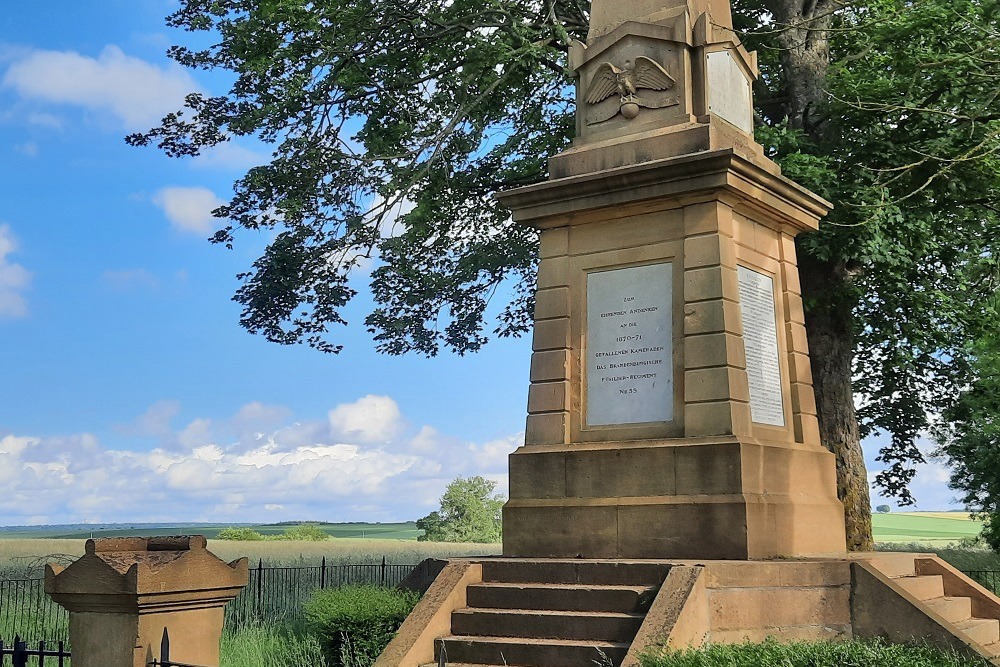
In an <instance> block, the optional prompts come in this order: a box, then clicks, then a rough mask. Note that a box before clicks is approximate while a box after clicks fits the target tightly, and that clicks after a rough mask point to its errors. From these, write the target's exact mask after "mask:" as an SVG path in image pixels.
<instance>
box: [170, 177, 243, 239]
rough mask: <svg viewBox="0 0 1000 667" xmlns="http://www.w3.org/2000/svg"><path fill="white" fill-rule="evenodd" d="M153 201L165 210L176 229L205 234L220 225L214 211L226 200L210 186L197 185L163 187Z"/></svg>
mask: <svg viewBox="0 0 1000 667" xmlns="http://www.w3.org/2000/svg"><path fill="white" fill-rule="evenodd" d="M153 203H154V204H156V205H157V206H158V207H160V209H162V210H163V214H164V215H165V216H167V220H169V221H170V224H171V225H172V226H173V227H174V229H177V230H179V231H182V232H191V233H193V234H200V235H202V236H205V235H208V234H211V233H212V232H213V231H215V228H216V227H217V226H218V225H219V222H218V220H217V219H216V218H214V217H212V211H214V210H215V209H217V208H219V207H220V206H222V205H223V204H225V203H226V202H224V201H223V200H221V199H219V198H218V197H216V196H215V193H214V192H212V191H211V190H209V189H208V188H203V187H197V186H196V187H167V188H161V189H160V190H158V191H157V193H156V194H155V195H154V196H153Z"/></svg>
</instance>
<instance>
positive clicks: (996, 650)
mask: <svg viewBox="0 0 1000 667" xmlns="http://www.w3.org/2000/svg"><path fill="white" fill-rule="evenodd" d="M983 648H984V649H986V653H987V654H989V655H991V656H993V657H997V656H1000V642H993V643H992V644H987V645H986V646H984V647H983Z"/></svg>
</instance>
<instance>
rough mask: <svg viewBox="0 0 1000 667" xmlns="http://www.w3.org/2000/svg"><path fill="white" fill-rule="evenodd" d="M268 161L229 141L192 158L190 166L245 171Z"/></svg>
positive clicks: (252, 151)
mask: <svg viewBox="0 0 1000 667" xmlns="http://www.w3.org/2000/svg"><path fill="white" fill-rule="evenodd" d="M268 161H269V157H268V156H267V155H264V154H263V153H258V152H257V151H254V150H251V149H249V148H247V147H246V146H241V145H240V144H238V143H235V142H234V141H233V140H230V141H227V142H226V143H224V144H219V145H218V146H213V147H212V148H209V149H208V150H206V151H204V152H203V153H202V154H201V155H199V156H198V157H196V158H194V159H193V160H192V161H191V164H192V165H193V166H195V167H211V168H216V169H231V170H236V171H246V170H247V169H250V168H251V167H256V166H258V165H261V164H265V163H267V162H268Z"/></svg>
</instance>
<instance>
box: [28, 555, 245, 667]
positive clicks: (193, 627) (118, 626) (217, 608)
mask: <svg viewBox="0 0 1000 667" xmlns="http://www.w3.org/2000/svg"><path fill="white" fill-rule="evenodd" d="M205 544H206V542H205V538H204V537H203V536H201V535H195V536H190V537H188V536H185V537H151V538H141V537H127V538H108V539H100V540H87V547H86V554H85V555H84V556H83V557H82V558H80V559H79V560H77V561H76V562H75V563H73V564H72V565H70V566H68V567H66V568H62V567H59V566H55V565H47V566H46V568H45V591H46V593H48V594H49V595H50V596H51V597H52V599H53V600H55V601H56V602H57V603H58V604H59V605H61V606H63V607H65V608H66V609H67V610H68V611H69V633H70V643H71V644H72V647H73V665H74V667H145V665H147V664H148V663H149V662H150V661H152V660H153V659H159V658H160V657H161V656H160V643H161V640H162V639H163V636H164V632H166V633H168V635H169V638H170V658H171V660H175V661H178V662H184V663H189V664H195V665H204V666H205V667H216V666H217V665H218V664H219V640H220V637H221V635H222V624H223V611H224V607H225V605H226V603H227V602H229V601H230V600H232V599H233V598H234V597H236V595H237V594H239V592H240V590H241V589H242V588H243V587H244V586H245V585H246V583H247V579H248V572H247V560H246V559H245V558H241V559H240V560H237V561H234V562H232V563H229V564H226V563H224V562H223V561H221V560H220V559H219V558H217V557H216V556H215V555H214V554H212V553H211V552H209V551H207V550H206V549H205Z"/></svg>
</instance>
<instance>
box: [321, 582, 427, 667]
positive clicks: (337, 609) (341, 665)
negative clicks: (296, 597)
mask: <svg viewBox="0 0 1000 667" xmlns="http://www.w3.org/2000/svg"><path fill="white" fill-rule="evenodd" d="M419 597H420V596H419V595H418V594H417V593H413V592H410V591H401V590H398V589H395V588H383V587H380V586H345V587H343V588H333V589H326V590H321V591H316V592H315V593H313V595H312V596H311V597H310V598H309V600H308V601H307V602H306V605H305V618H306V622H307V623H308V625H309V628H310V630H311V631H312V632H313V633H315V634H316V635H317V636H318V637H319V638H320V642H321V643H322V645H323V650H324V653H325V654H326V660H327V662H328V663H329V665H330V667H369V666H370V665H371V664H372V663H373V662H374V661H375V659H376V658H377V657H378V655H379V653H381V652H382V650H383V649H385V647H386V646H387V645H388V644H389V641H390V640H391V639H392V637H393V635H395V634H396V630H398V629H399V626H400V625H401V624H402V623H403V620H404V619H405V618H406V617H407V615H408V614H409V613H410V611H412V610H413V607H414V605H416V603H417V600H418V599H419Z"/></svg>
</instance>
